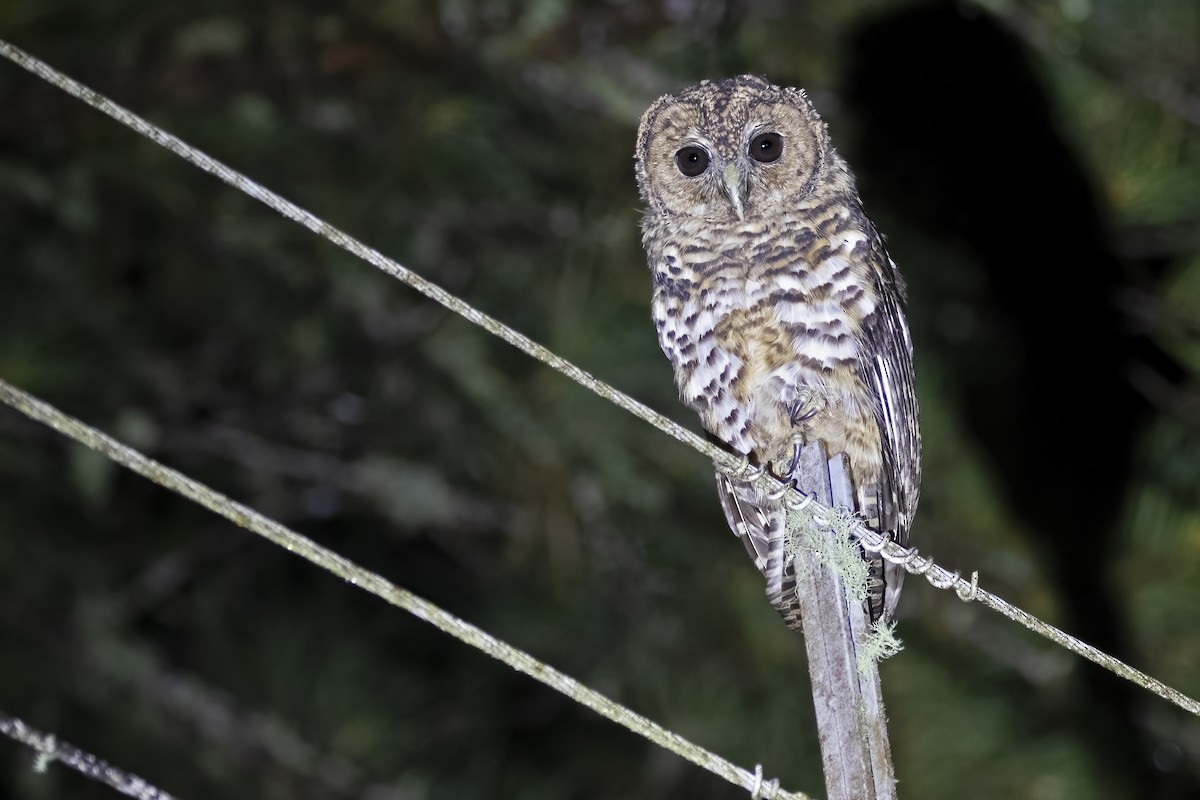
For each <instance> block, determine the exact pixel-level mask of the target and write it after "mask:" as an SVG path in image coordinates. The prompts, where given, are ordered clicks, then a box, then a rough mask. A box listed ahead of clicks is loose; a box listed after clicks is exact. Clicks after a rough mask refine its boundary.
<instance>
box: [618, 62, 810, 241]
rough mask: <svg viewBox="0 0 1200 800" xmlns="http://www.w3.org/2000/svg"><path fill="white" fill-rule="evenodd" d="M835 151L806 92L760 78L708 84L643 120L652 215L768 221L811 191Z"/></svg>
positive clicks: (642, 177)
mask: <svg viewBox="0 0 1200 800" xmlns="http://www.w3.org/2000/svg"><path fill="white" fill-rule="evenodd" d="M832 154H833V150H832V147H831V146H830V144H829V134H828V132H827V131H826V128H825V123H824V121H823V120H822V119H821V117H820V116H819V115H818V114H817V112H816V109H814V108H813V106H812V103H811V102H809V99H808V97H807V96H806V95H805V94H804V91H803V90H801V89H791V88H783V87H780V86H776V85H775V84H773V83H771V82H770V81H767V80H766V79H764V78H760V77H758V76H756V75H741V76H739V77H736V78H729V79H727V80H722V81H702V82H701V83H698V84H696V85H694V86H689V87H688V88H687V89H684V90H683V91H682V92H680V93H679V94H675V95H670V94H669V95H665V96H663V97H660V98H659V99H658V100H656V101H655V102H654V104H653V105H651V106H650V108H649V109H647V110H646V113H645V114H643V115H642V122H641V126H640V127H639V129H638V148H637V180H638V188H639V190H640V191H641V194H642V200H644V201H645V202H646V205H647V215H648V216H649V215H651V214H653V215H655V216H658V215H662V216H685V217H695V218H699V219H703V220H708V221H713V222H716V221H735V220H740V219H746V218H760V217H761V216H762V215H764V214H770V213H771V210H772V209H773V208H775V207H778V206H779V205H780V204H787V205H789V206H794V205H795V204H796V203H797V202H798V201H800V200H802V199H803V198H804V197H806V196H807V195H809V194H810V193H811V192H812V189H813V187H814V186H815V185H816V184H817V182H818V179H819V178H820V177H821V173H822V170H823V169H824V168H825V167H826V166H827V165H826V163H825V162H826V161H827V159H828V157H829V156H831V155H832Z"/></svg>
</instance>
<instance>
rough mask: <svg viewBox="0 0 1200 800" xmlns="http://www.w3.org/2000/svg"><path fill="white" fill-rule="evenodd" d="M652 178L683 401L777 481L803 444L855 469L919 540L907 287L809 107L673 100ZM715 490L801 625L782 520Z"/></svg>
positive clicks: (874, 516) (900, 533) (711, 86)
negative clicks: (842, 458) (784, 565)
mask: <svg viewBox="0 0 1200 800" xmlns="http://www.w3.org/2000/svg"><path fill="white" fill-rule="evenodd" d="M637 174H638V182H639V187H640V189H641V192H642V197H643V199H644V200H645V202H646V204H647V205H646V210H645V213H644V216H643V244H644V246H645V248H646V253H647V257H648V260H649V264H650V268H651V271H652V274H653V286H654V298H653V317H654V322H655V326H656V328H657V331H658V339H659V344H660V345H661V347H662V349H663V352H664V353H665V354H666V355H667V357H668V358H669V359H670V361H671V363H672V365H673V366H674V368H675V378H676V383H677V385H678V387H679V391H680V396H681V398H682V399H683V401H684V402H685V403H687V404H688V405H689V406H691V407H692V408H693V409H694V410H695V411H696V412H697V413H698V414H699V415H700V419H701V422H702V424H703V425H704V427H705V429H706V430H708V431H709V433H710V434H712V435H713V436H714V437H715V438H716V439H718V440H719V441H721V442H723V443H724V444H725V445H727V446H728V447H729V448H730V449H731V450H732V451H734V452H736V453H739V454H743V455H746V456H748V457H749V458H751V459H752V460H753V461H754V462H755V463H758V464H762V465H768V466H770V467H771V469H772V470H773V471H775V472H776V474H782V473H784V472H786V471H787V470H788V468H789V466H790V465H791V463H792V458H793V454H794V453H795V452H796V450H795V447H796V444H797V443H798V442H799V443H805V444H807V443H810V442H815V441H821V442H823V443H824V444H825V447H826V449H827V452H828V453H829V454H830V455H833V454H836V453H843V452H844V453H845V454H846V456H847V459H848V461H849V464H850V469H851V473H852V480H853V484H854V490H855V496H856V500H857V505H858V508H857V510H858V511H859V512H860V513H861V514H862V515H863V516H864V517H866V519H867V522H868V524H869V525H872V526H873V527H876V528H877V529H881V530H888V531H892V532H893V533H894V535H895V536H896V537H897V538H898V540H900V541H902V542H903V541H906V540H907V535H908V529H909V526H910V525H911V521H912V515H913V512H914V511H915V508H916V501H917V495H918V491H919V478H920V466H919V459H920V438H919V433H918V431H917V406H916V399H915V394H914V390H913V374H912V356H911V342H910V340H909V335H908V328H907V324H906V322H905V320H904V316H903V313H902V304H903V285H902V283H901V281H900V279H899V276H898V273H897V271H896V269H895V265H894V264H893V263H892V262H891V261H890V259H889V258H888V256H887V254H886V252H885V250H884V247H883V242H882V240H881V238H880V236H879V234H878V233H877V232H876V230H875V228H874V226H873V225H872V224H871V222H870V220H869V219H868V218H867V216H866V214H865V213H864V212H863V210H862V206H861V203H860V201H859V199H858V195H857V192H856V191H855V188H854V183H853V178H852V176H851V174H850V171H849V169H848V168H847V167H846V165H845V162H844V161H842V159H841V157H840V156H839V155H838V154H837V152H836V151H835V150H834V149H833V148H832V146H831V145H830V144H829V142H828V134H827V133H826V129H825V125H824V123H823V122H822V121H821V120H820V118H819V117H818V116H817V114H816V112H815V110H813V108H812V106H811V104H810V103H809V102H808V100H807V98H806V97H805V95H804V94H803V92H801V91H799V90H795V89H781V88H780V87H776V86H774V85H772V84H770V83H768V82H766V81H764V80H762V79H761V78H756V77H753V76H742V77H740V78H735V79H731V80H728V81H720V82H712V83H709V82H706V83H702V84H699V85H697V86H694V87H690V88H689V89H687V90H685V91H684V92H682V93H680V94H679V95H677V96H670V95H668V96H666V97H664V98H660V99H659V100H658V101H657V102H656V103H655V104H654V105H652V106H651V107H650V109H649V110H648V111H647V112H646V114H645V116H644V117H643V119H642V125H641V130H640V132H639V147H638V162H637ZM717 479H718V488H719V494H720V497H721V500H722V505H723V507H724V509H725V512H726V516H727V518H728V520H729V524H730V526H731V527H732V528H733V530H734V531H735V533H737V534H738V535H739V536H740V537H742V538H743V540H744V541H745V543H746V545H747V549H748V551H749V552H750V553H751V556H752V557H753V558H754V559H755V562H756V564H758V566H759V568H760V569H762V570H764V574H766V575H767V577H768V594H769V595H771V598H772V602H773V603H774V604H775V605H776V607H777V608H779V610H780V612H781V613H782V614H783V615H784V617H785V619H787V621H788V623H789V624H790V625H793V626H794V625H796V624H798V619H797V618H796V610H795V598H794V595H793V596H792V597H787V596H786V595H787V589H788V586H787V585H786V584H787V582H788V579H789V576H788V575H787V574H786V571H785V572H784V573H781V571H780V564H779V563H778V562H779V561H780V559H781V558H782V545H781V542H782V534H783V525H784V513H783V508H782V505H781V504H780V503H779V501H774V500H771V499H770V498H767V497H764V496H763V495H762V494H761V493H759V492H758V491H757V490H756V489H755V488H754V487H753V486H752V485H751V484H749V483H744V482H740V481H737V480H734V479H731V478H729V477H728V476H725V475H723V474H720V473H718V476H717ZM771 559H774V561H775V562H776V563H774V564H773V565H772V567H771V570H768V569H767V562H768V561H769V560H771ZM871 567H872V569H871V574H872V585H871V586H870V587H869V589H870V591H869V597H868V610H869V611H870V614H871V616H872V618H873V619H878V618H881V617H883V618H887V617H890V616H891V615H892V613H893V612H894V610H895V604H896V600H897V598H898V596H899V589H900V581H901V578H902V576H903V572H902V571H899V570H897V569H894V568H893V569H888V570H885V569H884V568H883V563H882V562H881V561H879V560H876V561H875V562H874V563H872V564H871Z"/></svg>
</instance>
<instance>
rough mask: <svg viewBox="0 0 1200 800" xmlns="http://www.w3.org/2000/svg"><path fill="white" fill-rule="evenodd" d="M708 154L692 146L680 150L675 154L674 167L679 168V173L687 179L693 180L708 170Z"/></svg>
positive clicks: (701, 148)
mask: <svg viewBox="0 0 1200 800" xmlns="http://www.w3.org/2000/svg"><path fill="white" fill-rule="evenodd" d="M708 161H709V158H708V153H707V152H706V151H705V149H704V148H703V147H697V146H696V145H694V144H691V145H688V146H687V147H683V148H680V150H679V152H678V153H676V154H675V166H677V167H679V171H680V172H682V173H683V174H684V175H687V176H688V177H689V178H694V177H696V176H697V175H701V174H703V173H704V170H706V169H708Z"/></svg>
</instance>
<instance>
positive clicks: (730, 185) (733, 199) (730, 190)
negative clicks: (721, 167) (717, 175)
mask: <svg viewBox="0 0 1200 800" xmlns="http://www.w3.org/2000/svg"><path fill="white" fill-rule="evenodd" d="M722 178H723V180H722V181H721V189H722V190H723V191H724V192H725V196H726V197H728V198H729V202H730V203H732V204H733V211H734V213H735V214H737V216H738V219H745V212H744V210H743V208H742V186H743V183H742V173H741V170H739V169H738V166H737V164H727V165H725V174H724V175H723V176H722Z"/></svg>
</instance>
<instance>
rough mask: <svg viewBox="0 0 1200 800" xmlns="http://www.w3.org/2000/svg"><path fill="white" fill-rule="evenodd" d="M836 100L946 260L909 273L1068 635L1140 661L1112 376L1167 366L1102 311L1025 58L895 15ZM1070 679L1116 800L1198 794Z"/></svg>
mask: <svg viewBox="0 0 1200 800" xmlns="http://www.w3.org/2000/svg"><path fill="white" fill-rule="evenodd" d="M846 99H847V102H848V103H849V105H850V110H851V113H852V114H853V115H855V116H856V117H857V123H858V125H859V128H860V130H861V131H862V132H863V135H862V136H861V137H860V139H861V141H860V142H859V143H858V154H859V162H860V163H859V164H858V169H859V175H860V178H861V182H862V185H863V187H864V189H865V194H866V195H867V198H868V203H869V202H870V200H871V198H872V197H877V198H885V199H886V201H887V202H888V203H889V204H890V205H892V206H893V207H894V208H895V209H896V213H898V214H900V215H902V217H903V219H902V221H904V222H905V223H907V225H908V226H910V227H911V228H913V229H916V230H919V231H920V232H921V233H922V235H924V236H926V237H928V238H930V239H933V240H936V241H938V242H939V243H940V244H942V245H945V246H947V247H948V248H951V249H953V250H954V251H955V253H956V257H957V260H959V261H960V262H961V263H957V264H955V265H954V266H953V269H954V270H956V271H958V272H956V273H955V274H948V272H947V271H948V270H950V269H951V268H950V267H945V268H944V269H943V266H940V265H939V264H933V263H926V264H915V263H906V264H905V265H904V266H905V268H906V270H907V272H908V275H909V278H910V283H914V284H915V283H919V284H920V285H921V291H922V293H923V294H926V295H927V296H928V297H927V300H931V301H932V302H931V303H930V308H931V309H934V310H935V311H934V313H935V314H940V315H942V317H943V318H942V319H940V320H939V323H941V324H936V325H935V326H934V327H935V328H936V330H937V333H936V334H935V335H934V336H931V337H929V343H930V344H933V345H934V346H935V347H937V348H938V350H939V352H937V353H936V354H933V355H932V357H933V358H936V359H938V360H940V361H942V362H943V365H944V368H945V369H946V370H947V374H949V375H952V376H954V377H953V380H952V384H953V388H955V389H957V394H956V396H955V400H956V402H957V404H958V406H959V409H960V413H961V415H962V417H963V418H964V419H965V420H966V422H967V424H968V425H969V428H970V430H971V431H972V433H973V434H974V435H975V436H976V437H977V438H978V440H979V441H980V443H981V444H982V446H983V449H984V451H985V452H986V454H987V456H988V457H989V458H990V460H991V463H992V465H993V469H994V470H995V472H996V473H997V476H998V477H999V479H1000V481H1001V483H1002V488H1003V492H1004V495H1005V497H1006V498H1007V500H1008V502H1009V503H1010V504H1011V507H1012V508H1013V509H1014V510H1015V512H1016V513H1017V514H1018V515H1019V517H1020V518H1021V519H1022V520H1023V521H1024V524H1025V525H1026V526H1027V529H1028V531H1029V532H1030V534H1031V535H1033V536H1035V537H1036V539H1037V544H1038V546H1039V547H1040V548H1041V550H1042V552H1043V553H1044V554H1045V556H1046V558H1047V561H1048V569H1049V573H1050V575H1051V577H1052V579H1053V581H1054V586H1055V588H1056V590H1057V591H1058V592H1059V593H1060V596H1061V600H1062V603H1063V606H1064V609H1065V611H1066V613H1067V615H1068V618H1067V620H1066V627H1067V629H1068V630H1069V631H1071V632H1072V633H1074V634H1075V635H1077V636H1079V637H1080V638H1082V639H1083V640H1084V641H1087V642H1089V643H1091V644H1093V645H1095V646H1096V647H1099V648H1100V649H1102V650H1105V651H1108V652H1110V653H1113V654H1116V655H1118V656H1119V657H1121V658H1123V659H1126V660H1131V661H1132V662H1134V663H1138V658H1137V655H1136V653H1134V652H1133V649H1132V646H1131V641H1130V635H1129V631H1128V628H1127V625H1126V621H1125V619H1124V616H1123V606H1122V598H1120V597H1118V596H1115V591H1114V588H1115V584H1114V582H1113V581H1112V580H1111V575H1110V570H1111V568H1112V565H1113V557H1114V531H1115V530H1116V529H1117V527H1118V524H1119V522H1120V519H1121V514H1122V507H1123V503H1124V502H1125V500H1126V487H1127V486H1129V485H1130V482H1131V478H1132V477H1133V470H1134V457H1133V456H1134V450H1135V444H1136V443H1137V441H1138V436H1139V434H1140V432H1141V431H1142V429H1143V424H1144V422H1145V420H1146V418H1147V411H1148V408H1147V407H1146V405H1145V403H1144V402H1143V400H1142V399H1141V398H1140V397H1139V395H1138V394H1137V393H1136V392H1135V391H1134V389H1133V387H1132V385H1131V383H1130V381H1129V380H1128V379H1127V374H1128V370H1129V367H1130V365H1131V364H1132V363H1134V362H1135V361H1146V360H1152V361H1153V362H1154V363H1155V364H1156V365H1159V364H1161V365H1162V366H1163V368H1165V369H1168V370H1170V369H1173V367H1172V366H1171V365H1170V364H1169V363H1167V362H1163V361H1162V357H1161V356H1160V355H1158V354H1157V353H1156V352H1155V351H1154V350H1153V348H1151V347H1150V345H1149V344H1148V343H1147V342H1145V341H1143V340H1140V339H1139V338H1137V337H1136V336H1134V335H1133V334H1132V333H1131V332H1130V331H1129V330H1128V326H1127V322H1126V320H1125V318H1124V317H1123V315H1122V314H1121V313H1120V312H1119V310H1118V309H1117V307H1116V305H1115V302H1114V301H1115V299H1116V297H1117V294H1118V292H1119V291H1120V290H1121V288H1122V287H1123V286H1124V285H1125V284H1126V283H1127V281H1128V277H1129V276H1128V271H1127V266H1126V265H1124V264H1122V263H1121V261H1120V260H1119V259H1118V257H1117V255H1116V254H1115V253H1114V250H1113V248H1112V246H1111V245H1110V240H1109V235H1108V231H1107V230H1106V223H1105V218H1104V212H1103V209H1102V208H1101V207H1100V201H1099V200H1098V198H1097V196H1096V192H1095V190H1094V187H1093V185H1092V183H1091V181H1090V179H1089V176H1088V175H1087V173H1086V172H1085V170H1084V168H1083V167H1082V166H1081V164H1080V161H1079V159H1078V158H1077V157H1076V155H1075V154H1074V153H1073V152H1072V150H1071V148H1070V146H1069V145H1068V144H1067V143H1066V142H1065V141H1064V139H1063V137H1062V135H1061V134H1060V132H1059V131H1058V130H1057V129H1056V127H1055V122H1054V119H1053V115H1052V112H1051V106H1050V99H1049V97H1048V95H1047V92H1046V91H1045V89H1044V88H1043V87H1042V85H1041V83H1040V81H1039V78H1038V76H1037V75H1036V74H1035V71H1034V69H1033V67H1032V66H1031V63H1030V60H1029V59H1028V58H1027V56H1026V53H1025V52H1024V47H1023V46H1022V44H1021V42H1019V41H1018V40H1017V39H1016V38H1015V37H1014V36H1013V35H1012V34H1011V33H1010V32H1009V31H1008V30H1006V29H1004V28H1002V27H1001V26H1000V25H999V24H998V23H997V22H995V21H994V20H993V19H991V18H990V17H989V16H987V15H986V14H984V13H982V12H979V11H978V10H976V9H973V8H970V7H964V6H963V5H962V4H952V3H937V4H932V5H928V6H924V7H919V8H915V9H907V10H904V11H902V12H899V13H896V14H891V15H888V16H886V17H883V18H878V19H876V20H873V21H872V22H871V23H869V24H867V25H865V26H863V27H861V28H860V29H859V30H858V31H857V33H856V35H855V38H854V40H853V47H852V55H851V56H850V67H849V72H848V80H847V85H846ZM964 256H965V258H964ZM963 270H968V271H973V274H964V273H963V272H962V271H963ZM927 357H929V356H927ZM1078 669H1079V670H1080V671H1081V673H1082V674H1083V677H1085V678H1086V680H1085V681H1080V682H1078V683H1076V684H1075V687H1074V688H1076V689H1077V693H1076V696H1075V697H1073V698H1072V709H1073V710H1072V713H1073V714H1076V715H1078V717H1079V718H1080V721H1081V722H1082V723H1083V724H1081V725H1080V726H1079V727H1080V729H1081V730H1086V731H1087V732H1088V735H1089V737H1090V739H1091V742H1092V744H1093V746H1094V747H1095V748H1096V749H1097V751H1098V754H1099V755H1100V758H1099V759H1098V763H1100V764H1103V765H1106V766H1107V768H1108V770H1109V771H1110V773H1111V776H1112V779H1113V780H1119V781H1121V782H1122V783H1123V784H1124V785H1125V786H1126V787H1127V791H1128V795H1127V796H1129V797H1135V796H1136V797H1158V798H1181V797H1185V796H1196V793H1197V787H1195V786H1186V785H1184V779H1183V778H1182V775H1183V771H1182V770H1180V771H1178V772H1164V771H1163V770H1161V769H1159V768H1157V767H1156V766H1155V759H1154V749H1155V746H1156V742H1154V741H1153V740H1152V738H1151V737H1150V735H1149V734H1148V733H1147V732H1146V730H1145V727H1144V725H1143V724H1142V721H1141V713H1140V712H1141V708H1142V703H1144V702H1146V701H1145V699H1144V695H1143V693H1142V692H1140V690H1138V689H1136V687H1134V686H1133V685H1132V684H1130V683H1128V682H1125V681H1124V680H1122V679H1119V678H1116V677H1114V676H1113V675H1111V674H1109V673H1107V672H1105V671H1103V670H1101V669H1099V668H1098V667H1093V666H1091V665H1088V664H1084V663H1082V662H1081V663H1080V666H1079V667H1078Z"/></svg>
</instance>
